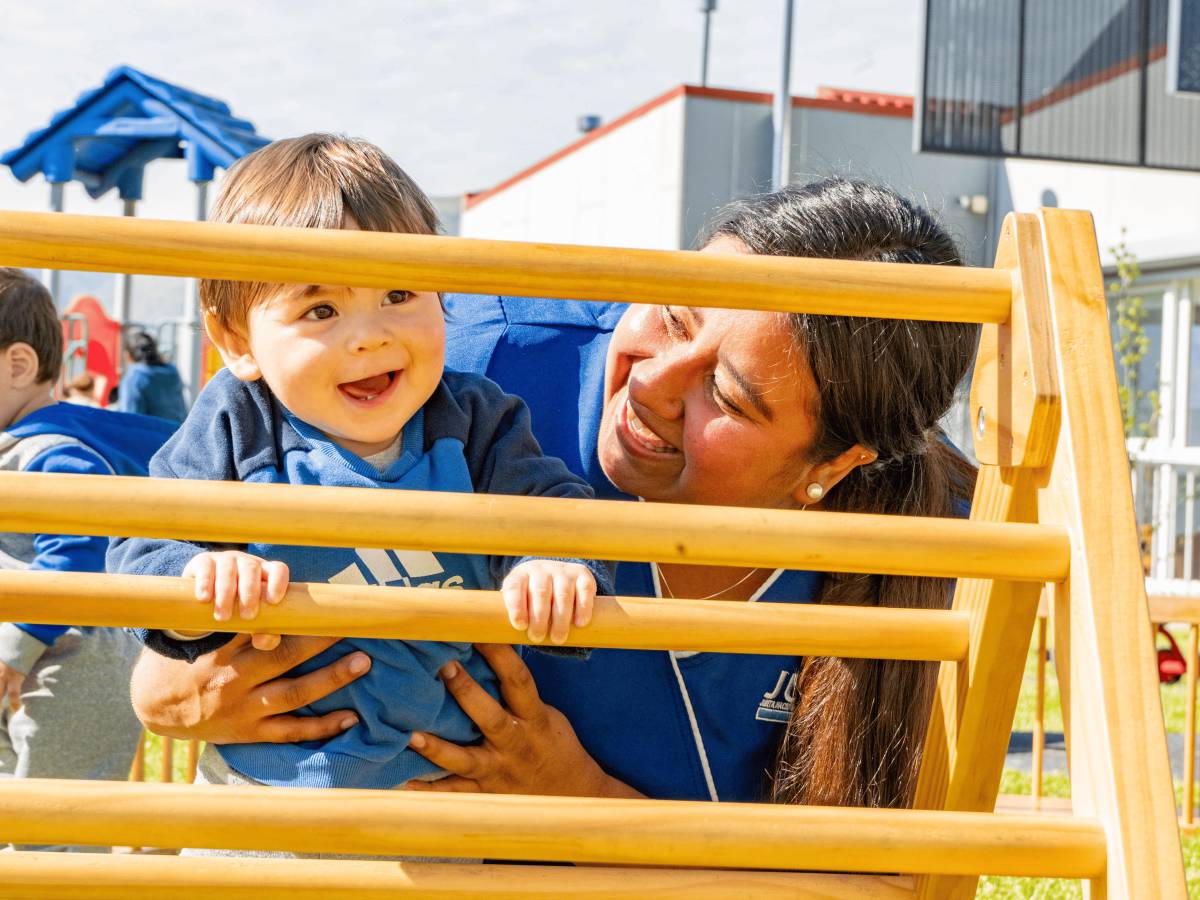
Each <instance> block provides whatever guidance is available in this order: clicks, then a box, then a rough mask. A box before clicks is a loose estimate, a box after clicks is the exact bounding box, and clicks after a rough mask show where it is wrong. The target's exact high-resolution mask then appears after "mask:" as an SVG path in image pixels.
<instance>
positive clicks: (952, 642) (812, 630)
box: [0, 571, 969, 660]
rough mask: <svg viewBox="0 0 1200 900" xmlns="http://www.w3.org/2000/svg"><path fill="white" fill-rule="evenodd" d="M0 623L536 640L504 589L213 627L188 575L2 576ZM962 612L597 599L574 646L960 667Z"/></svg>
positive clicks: (319, 587) (327, 589) (297, 598)
mask: <svg viewBox="0 0 1200 900" xmlns="http://www.w3.org/2000/svg"><path fill="white" fill-rule="evenodd" d="M0 620H2V621H6V622H32V621H37V622H42V623H44V624H47V625H56V624H60V625H108V626H116V627H121V626H135V625H136V626H139V627H142V628H173V629H176V630H181V631H195V630H201V631H205V630H211V629H213V628H219V629H220V630H222V631H261V632H274V633H282V634H327V635H333V636H338V637H374V638H404V639H408V640H423V641H478V642H489V643H509V644H511V643H518V644H525V643H530V641H529V639H528V638H527V637H526V635H525V632H522V631H517V630H515V629H514V628H513V627H512V626H511V625H509V624H508V619H507V616H506V614H505V611H504V603H503V600H502V599H501V597H500V594H499V592H497V591H462V590H453V589H450V590H438V589H433V588H389V587H358V586H347V585H337V584H303V583H298V584H293V585H291V587H289V588H288V593H287V596H286V597H285V598H284V600H283V603H282V604H280V605H279V606H270V605H265V604H264V606H263V608H262V611H261V612H260V613H259V616H258V618H257V619H254V620H253V623H250V622H242V621H241V620H239V619H234V620H233V621H231V622H221V623H216V622H214V621H213V618H212V608H211V606H209V605H208V604H200V603H197V602H196V600H195V593H194V584H193V582H192V580H191V579H188V578H158V577H151V576H138V575H95V574H90V573H80V572H40V571H39V572H28V571H26V572H16V571H8V572H5V571H0ZM968 640H969V636H968V620H967V617H966V615H964V614H960V613H954V612H950V611H948V610H926V609H887V608H883V607H854V606H821V605H818V604H810V603H796V604H793V603H722V602H720V601H713V600H658V599H653V598H651V599H647V598H644V597H599V598H597V600H596V608H595V614H594V615H593V618H592V622H591V624H590V625H588V626H587V627H585V628H575V629H572V631H571V636H570V639H569V641H568V643H569V644H572V645H575V646H581V647H624V648H628V649H637V650H681V649H687V650H704V651H721V652H726V653H766V654H788V655H796V656H813V655H820V656H842V657H856V658H874V659H915V660H957V659H962V658H963V657H965V656H966V654H967V645H968Z"/></svg>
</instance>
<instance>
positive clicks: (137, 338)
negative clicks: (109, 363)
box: [125, 331, 165, 366]
mask: <svg viewBox="0 0 1200 900" xmlns="http://www.w3.org/2000/svg"><path fill="white" fill-rule="evenodd" d="M125 350H126V351H127V352H128V353H129V356H130V358H131V359H132V360H133V361H134V362H135V363H145V364H146V365H148V366H161V365H165V363H164V362H163V358H162V356H160V355H159V352H158V342H157V341H156V340H154V338H153V337H152V336H150V335H149V334H147V333H146V332H144V331H134V332H131V333H130V334H129V336H128V337H127V338H125Z"/></svg>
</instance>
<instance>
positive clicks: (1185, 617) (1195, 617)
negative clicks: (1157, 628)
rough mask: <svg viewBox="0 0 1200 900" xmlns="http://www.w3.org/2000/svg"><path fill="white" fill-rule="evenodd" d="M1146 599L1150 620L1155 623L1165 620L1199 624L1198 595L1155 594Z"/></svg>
mask: <svg viewBox="0 0 1200 900" xmlns="http://www.w3.org/2000/svg"><path fill="white" fill-rule="evenodd" d="M1147 600H1148V601H1149V603H1150V621H1151V622H1153V623H1155V624H1156V625H1158V624H1166V623H1167V622H1186V623H1187V624H1189V625H1191V624H1200V597H1185V596H1175V595H1172V594H1157V595H1154V596H1151V597H1148V598H1147Z"/></svg>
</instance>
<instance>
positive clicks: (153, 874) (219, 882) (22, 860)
mask: <svg viewBox="0 0 1200 900" xmlns="http://www.w3.org/2000/svg"><path fill="white" fill-rule="evenodd" d="M0 885H3V886H4V888H3V890H4V896H5V897H6V898H8V900H161V898H163V897H203V898H205V900H308V898H311V900H389V898H391V897H394V896H396V895H401V896H412V895H416V896H420V897H432V898H435V900H479V898H481V897H486V898H488V900H524V898H526V897H572V898H582V900H588V898H595V900H600V898H604V900H643V898H645V897H650V896H653V897H659V898H667V900H669V898H672V897H678V898H681V900H734V898H737V900H744V898H746V897H754V898H755V900H759V898H763V900H770V898H779V900H784V898H786V900H795V898H797V897H817V898H833V897H838V898H842V900H846V898H849V900H908V898H911V897H912V895H913V894H912V879H910V878H904V877H896V876H893V877H887V876H879V875H818V874H800V873H793V872H729V871H723V870H720V869H651V868H641V869H634V868H624V867H611V868H608V867H596V866H533V865H470V864H460V863H407V862H406V863H395V862H375V861H358V860H355V861H348V860H311V859H254V858H246V857H230V858H226V857H222V858H205V857H177V856H136V855H125V854H121V855H104V854H93V853H42V852H37V851H29V852H25V853H5V854H0Z"/></svg>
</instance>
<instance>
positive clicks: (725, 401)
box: [709, 378, 744, 416]
mask: <svg viewBox="0 0 1200 900" xmlns="http://www.w3.org/2000/svg"><path fill="white" fill-rule="evenodd" d="M709 391H710V392H711V393H712V396H713V401H714V402H715V403H716V404H717V406H718V407H720V408H721V409H722V410H724V411H725V412H727V413H729V414H730V415H734V416H741V415H744V414H743V413H742V410H741V408H740V407H739V406H738V405H737V404H736V403H734V402H733V401H732V400H730V399H729V398H728V397H726V396H725V395H724V394H722V393H721V389H720V388H719V387H717V380H716V379H715V378H710V379H709Z"/></svg>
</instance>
